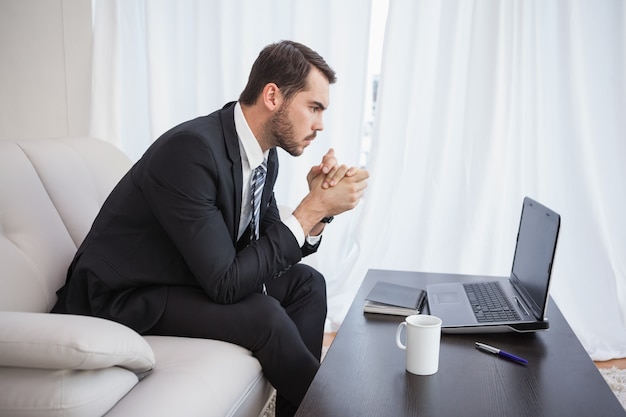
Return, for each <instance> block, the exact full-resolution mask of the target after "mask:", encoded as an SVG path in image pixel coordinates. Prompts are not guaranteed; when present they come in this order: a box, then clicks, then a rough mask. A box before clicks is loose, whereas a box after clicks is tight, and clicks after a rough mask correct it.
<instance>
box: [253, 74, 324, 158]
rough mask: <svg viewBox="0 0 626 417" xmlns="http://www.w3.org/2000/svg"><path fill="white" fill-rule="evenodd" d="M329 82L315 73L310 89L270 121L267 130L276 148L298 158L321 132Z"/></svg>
mask: <svg viewBox="0 0 626 417" xmlns="http://www.w3.org/2000/svg"><path fill="white" fill-rule="evenodd" d="M328 86H329V84H328V80H327V79H326V77H324V75H323V74H322V73H321V72H320V71H319V70H318V69H316V68H314V69H312V70H311V72H310V74H309V77H308V80H307V88H305V89H304V90H302V91H299V92H298V93H296V94H295V95H294V96H293V97H292V98H291V100H290V101H288V102H284V103H283V104H282V105H281V106H280V108H278V110H277V111H276V113H274V114H273V115H272V117H271V118H270V119H269V120H268V122H267V124H266V126H265V130H266V134H267V136H268V138H269V139H270V140H272V142H273V144H274V145H275V146H278V147H280V148H282V149H284V150H285V151H286V152H288V153H289V154H290V155H293V156H298V155H301V154H302V152H303V151H304V148H306V147H307V146H309V145H310V144H311V142H312V141H313V139H315V135H316V134H317V131H318V130H322V129H324V123H323V121H322V114H323V113H324V110H326V108H327V107H328Z"/></svg>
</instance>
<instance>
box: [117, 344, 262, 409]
mask: <svg viewBox="0 0 626 417" xmlns="http://www.w3.org/2000/svg"><path fill="white" fill-rule="evenodd" d="M146 340H147V341H148V342H149V343H150V346H152V349H153V350H154V353H155V356H156V358H157V363H156V365H155V367H154V369H153V370H152V372H151V373H150V374H149V375H148V376H146V377H145V378H144V379H142V380H141V382H140V383H139V384H137V386H136V387H135V388H134V389H133V390H132V391H131V392H130V393H129V394H128V395H127V396H126V397H125V398H123V399H122V400H121V401H120V402H119V403H118V404H117V405H116V406H115V408H114V409H113V410H111V411H110V412H109V414H107V417H126V416H140V415H141V416H150V417H170V416H182V415H184V416H185V417H194V416H198V417H208V416H219V417H250V416H255V417H256V416H258V415H259V414H260V412H261V411H262V410H263V406H264V405H265V403H266V402H267V400H268V399H269V398H270V395H271V393H272V389H273V388H272V386H271V384H270V383H269V382H268V381H267V379H265V378H264V377H263V372H262V370H261V365H260V364H259V361H258V360H257V359H256V358H255V357H254V356H252V353H251V352H250V351H249V350H247V349H244V348H242V347H240V346H237V345H233V344H230V343H226V342H220V341H217V340H208V339H191V338H185V337H168V336H146ZM174 398H175V399H176V401H173V400H172V399H174ZM183 404H184V407H183ZM183 410H184V411H183Z"/></svg>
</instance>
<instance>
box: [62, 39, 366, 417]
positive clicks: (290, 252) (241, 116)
mask: <svg viewBox="0 0 626 417" xmlns="http://www.w3.org/2000/svg"><path fill="white" fill-rule="evenodd" d="M334 82H335V73H334V71H333V70H332V69H331V68H330V67H329V66H328V65H327V64H326V62H325V61H324V60H323V59H322V58H321V57H320V56H319V55H318V54H317V53H316V52H314V51H312V50H311V49H309V48H308V47H306V46H304V45H301V44H298V43H295V42H291V41H283V42H280V43H277V44H273V45H269V46H267V47H266V48H265V49H264V50H263V51H261V53H260V54H259V57H258V58H257V60H256V61H255V63H254V65H253V67H252V70H251V73H250V78H249V80H248V84H247V86H246V88H245V90H244V91H243V92H242V94H241V97H240V99H239V102H235V103H229V104H227V105H226V106H224V107H223V108H222V109H221V110H218V111H216V112H214V113H212V114H210V115H208V116H205V117H200V118H197V119H194V120H191V121H188V122H185V123H183V124H181V125H179V126H176V127H174V128H173V129H171V130H170V131H168V132H166V133H165V134H163V135H162V136H161V137H160V138H159V139H157V140H156V141H155V142H154V143H153V144H152V146H150V148H149V149H148V150H147V151H146V153H145V154H144V155H143V157H142V158H141V159H140V160H139V161H138V162H137V163H136V164H135V165H134V166H133V167H132V168H131V169H130V171H129V172H128V173H127V174H126V175H125V176H124V177H123V178H122V180H121V181H120V182H119V184H118V185H117V186H116V187H115V189H114V190H113V191H112V192H111V194H110V196H109V197H108V198H107V200H106V201H105V203H104V205H103V207H102V209H101V211H100V213H99V214H98V216H97V217H96V219H95V221H94V224H93V226H92V228H91V230H90V232H89V234H88V235H87V237H86V238H85V240H84V242H83V243H82V245H81V246H80V248H79V249H78V252H77V254H76V256H75V258H74V260H73V261H72V264H71V265H70V267H69V271H68V276H67V281H66V284H65V286H64V287H63V288H61V289H60V290H59V291H58V295H59V300H58V302H57V304H56V306H55V308H54V309H53V311H54V312H67V313H74V314H85V315H93V316H98V317H103V318H107V319H110V320H115V321H118V322H120V323H123V324H125V325H127V326H129V327H131V328H133V329H135V330H136V331H137V332H139V333H141V334H157V335H175V336H188V337H202V338H210V339H218V340H224V341H228V342H231V343H235V344H238V345H240V346H243V347H246V348H248V349H250V350H251V351H252V352H253V354H254V355H255V357H256V358H257V359H258V360H259V362H260V363H261V366H262V367H263V372H264V374H265V375H266V376H267V378H268V380H269V381H270V382H271V383H272V385H273V386H274V387H275V388H276V389H277V392H278V401H277V415H278V416H281V415H293V414H294V413H295V410H296V409H297V406H298V405H299V404H300V401H301V400H302V398H303V396H304V394H305V392H306V390H307V388H308V386H309V385H310V383H311V381H312V379H313V376H314V375H315V373H316V371H317V369H318V367H319V360H320V355H321V347H322V338H323V327H324V321H325V318H326V286H325V282H324V279H323V277H322V276H321V275H320V274H319V273H318V272H317V271H315V270H314V269H312V268H310V267H308V266H306V265H303V264H299V263H298V262H299V261H300V259H301V258H302V256H305V255H308V254H310V253H313V252H314V251H316V250H317V247H318V246H319V243H320V239H321V236H320V234H321V232H322V230H323V229H324V226H325V224H326V223H324V221H326V222H328V220H327V219H328V218H330V217H331V216H334V215H337V214H340V213H342V212H344V211H346V210H350V209H352V208H354V207H355V206H356V205H357V204H358V202H359V200H360V198H361V196H362V193H363V190H364V189H365V187H366V179H367V177H368V173H367V171H365V170H358V169H356V168H349V169H348V168H347V167H346V166H344V165H338V164H337V160H336V158H335V156H334V152H333V151H332V150H329V152H328V153H327V154H326V155H324V157H323V159H322V163H321V164H320V165H319V166H314V167H313V168H311V170H310V171H309V173H308V175H307V180H308V183H309V189H310V191H309V193H308V194H307V195H306V196H305V197H304V199H303V200H302V202H301V203H300V204H299V205H298V207H297V208H296V209H295V210H294V212H293V214H292V215H291V216H290V217H288V218H286V219H285V220H284V221H281V220H280V218H279V213H278V209H277V205H276V201H275V199H274V194H273V187H274V183H275V181H276V177H277V174H278V159H277V154H276V149H275V148H276V147H281V148H282V149H284V150H286V151H287V152H289V153H290V154H291V155H294V156H296V155H300V154H301V153H302V152H303V150H304V148H305V147H307V146H308V145H309V144H310V143H311V141H313V139H314V138H315V135H316V133H317V131H320V130H322V129H323V123H322V114H323V112H324V110H325V109H326V108H327V107H328V104H329V85H330V84H331V83H334ZM259 167H263V168H259ZM265 167H266V168H265ZM265 170H266V173H265ZM257 171H259V172H258V173H257ZM264 178H265V179H264ZM263 181H264V186H263V187H262V193H261V191H256V190H257V184H262V183H263ZM258 189H259V190H260V189H261V188H260V187H259V188H258ZM255 195H261V197H260V205H259V204H258V203H257V204H256V207H255V205H254V202H255V201H259V199H256V200H255V197H254V196H255Z"/></svg>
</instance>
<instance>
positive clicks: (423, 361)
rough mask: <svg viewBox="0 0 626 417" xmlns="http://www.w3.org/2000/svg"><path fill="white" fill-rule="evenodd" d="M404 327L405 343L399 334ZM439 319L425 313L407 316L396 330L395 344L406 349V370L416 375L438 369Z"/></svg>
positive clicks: (434, 371) (430, 373)
mask: <svg viewBox="0 0 626 417" xmlns="http://www.w3.org/2000/svg"><path fill="white" fill-rule="evenodd" d="M402 328H406V345H404V344H402V341H401V340H400V335H401V333H402ZM440 342H441V319H440V318H439V317H435V316H429V315H426V314H416V315H413V316H408V317H407V318H406V319H405V320H404V321H403V322H402V323H400V325H399V326H398V329H397V330H396V344H397V345H398V347H399V348H400V349H402V350H405V351H406V370H407V371H409V372H410V373H412V374H416V375H432V374H434V373H436V372H437V370H438V369H439V345H440Z"/></svg>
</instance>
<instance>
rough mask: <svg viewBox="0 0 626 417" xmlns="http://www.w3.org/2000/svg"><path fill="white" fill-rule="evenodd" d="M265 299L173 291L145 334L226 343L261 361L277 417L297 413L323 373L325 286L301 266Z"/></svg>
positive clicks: (270, 289) (269, 284)
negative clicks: (218, 299)
mask: <svg viewBox="0 0 626 417" xmlns="http://www.w3.org/2000/svg"><path fill="white" fill-rule="evenodd" d="M266 287H267V295H264V294H260V293H259V294H252V295H250V296H249V297H247V298H245V299H243V300H241V301H239V302H237V303H234V304H216V303H214V302H212V301H211V300H209V298H208V297H207V295H206V294H205V293H204V292H203V291H202V289H199V288H192V287H170V289H169V294H168V300H167V306H166V309H165V312H164V313H163V316H162V317H161V318H160V320H159V321H158V322H157V324H156V325H155V326H154V327H153V328H151V329H150V330H149V331H147V332H146V334H153V335H163V336H184V337H199V338H205V339H215V340H222V341H226V342H230V343H234V344H236V345H239V346H242V347H245V348H247V349H249V350H250V351H252V354H253V355H254V356H255V357H256V358H257V359H258V360H259V362H260V364H261V367H262V368H263V373H264V374H265V376H266V378H267V379H268V380H269V382H270V383H271V384H272V385H273V386H274V388H276V391H277V393H278V395H277V403H276V416H277V417H283V416H291V415H293V414H295V412H296V410H297V408H298V406H299V405H300V402H301V401H302V398H303V397H304V394H305V393H306V390H307V389H308V387H309V385H310V384H311V381H312V380H313V377H314V376H315V373H316V372H317V369H318V368H319V363H320V357H321V352H322V341H323V337H324V322H325V320H326V283H325V281H324V277H323V276H322V275H321V274H320V273H319V272H317V271H316V270H315V269H313V268H311V267H309V266H307V265H304V264H297V265H294V266H292V267H291V268H290V269H289V270H287V271H286V272H285V273H283V274H282V275H281V276H280V277H278V278H276V279H274V280H272V281H269V282H267V283H266Z"/></svg>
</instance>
